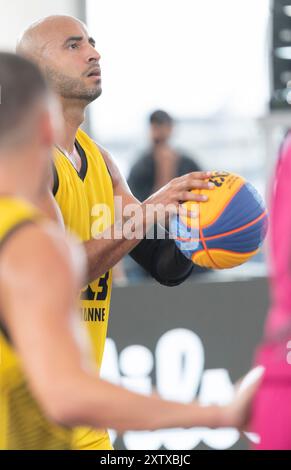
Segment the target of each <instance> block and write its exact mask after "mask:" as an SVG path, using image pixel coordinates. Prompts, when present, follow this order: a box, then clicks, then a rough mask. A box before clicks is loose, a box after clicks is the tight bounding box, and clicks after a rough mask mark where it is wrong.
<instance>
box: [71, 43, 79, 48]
mask: <svg viewBox="0 0 291 470" xmlns="http://www.w3.org/2000/svg"><path fill="white" fill-rule="evenodd" d="M78 47H79V45H78V44H77V43H76V42H75V43H74V44H70V45H69V49H78Z"/></svg>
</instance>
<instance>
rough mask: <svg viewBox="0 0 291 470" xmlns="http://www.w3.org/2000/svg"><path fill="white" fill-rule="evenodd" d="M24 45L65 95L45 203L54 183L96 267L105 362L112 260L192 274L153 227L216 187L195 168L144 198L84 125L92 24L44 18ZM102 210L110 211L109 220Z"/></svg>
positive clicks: (97, 322)
mask: <svg viewBox="0 0 291 470" xmlns="http://www.w3.org/2000/svg"><path fill="white" fill-rule="evenodd" d="M17 52H18V53H19V54H22V55H25V56H26V57H29V58H30V59H32V60H33V61H35V62H36V63H37V64H38V65H39V67H40V68H41V70H42V71H43V73H44V74H45V76H46V78H47V79H48V81H49V83H50V85H51V87H52V89H53V90H54V91H55V92H56V94H57V95H58V96H59V99H60V102H61V108H62V114H63V118H64V123H65V129H64V132H63V134H62V135H61V136H60V138H59V139H58V141H57V142H56V151H55V166H54V172H53V176H54V177H53V180H52V182H51V186H50V188H49V191H48V194H47V200H46V201H44V206H46V209H47V210H48V211H49V212H50V213H53V212H54V208H53V207H52V202H51V193H50V191H53V194H54V196H55V199H56V201H57V203H58V205H59V208H60V210H61V212H62V215H63V218H64V222H65V225H66V227H67V229H68V230H69V231H70V232H73V233H74V234H76V235H78V237H79V238H80V239H81V240H82V241H83V243H84V247H85V250H86V254H87V259H88V266H89V271H88V273H89V274H88V279H87V282H88V285H87V286H86V287H85V288H84V289H83V292H82V305H81V307H82V319H83V320H84V322H85V324H86V327H87V329H88V332H89V335H90V337H91V339H92V342H93V345H94V357H95V361H96V365H97V367H98V369H100V367H101V363H102V356H103V351H104V345H105V339H106V334H107V324H108V318H109V307H110V296H111V285H112V271H111V270H112V267H113V266H114V265H115V264H116V263H117V262H118V261H119V260H120V259H121V258H122V257H123V256H124V255H125V254H127V253H129V252H130V255H131V256H132V258H133V259H134V260H135V261H136V262H137V263H139V264H140V265H141V266H142V267H143V268H144V269H146V270H147V271H148V272H149V273H150V274H151V276H152V277H153V278H154V279H156V280H157V281H158V282H160V283H161V284H163V285H166V286H177V285H179V284H181V283H182V282H183V281H185V280H186V279H187V278H188V276H189V275H190V274H191V271H192V263H191V261H189V260H188V259H186V258H185V257H184V256H183V254H182V253H181V252H180V251H179V250H178V249H177V247H176V245H175V243H174V241H173V240H171V239H169V238H168V234H167V232H166V231H165V230H164V229H163V230H159V238H155V239H148V237H147V236H146V234H147V233H148V231H149V230H150V229H151V228H152V227H153V226H154V223H155V222H156V221H157V220H158V221H159V220H160V219H159V218H162V219H163V218H164V215H165V214H164V210H163V209H164V208H166V207H168V205H169V204H171V210H172V211H173V210H176V208H178V207H179V206H180V204H181V203H183V202H185V201H198V202H203V201H205V200H207V198H206V197H205V196H201V195H199V194H193V193H192V192H191V190H192V189H195V188H196V189H200V188H209V189H210V188H213V186H214V185H213V184H212V183H211V182H209V178H210V177H211V173H209V172H196V173H195V172H194V173H191V174H188V175H186V176H183V177H180V178H176V179H174V180H172V181H171V182H170V183H168V184H167V185H166V186H165V187H163V188H161V189H160V190H159V191H158V192H157V193H155V194H153V195H152V196H150V197H149V198H148V199H147V200H146V201H144V202H142V203H141V202H140V201H138V200H137V199H136V198H135V197H134V196H133V195H132V194H131V192H130V190H129V188H128V186H127V184H126V182H125V179H124V178H123V177H122V175H121V173H120V171H119V169H118V167H117V166H116V164H115V163H114V161H113V159H112V158H111V156H110V155H109V153H108V152H106V151H105V150H104V149H103V148H102V147H101V146H100V145H98V144H96V143H95V142H94V141H93V140H92V139H91V138H90V137H89V136H88V135H87V134H86V133H85V132H84V131H82V130H81V129H80V126H81V124H82V122H83V121H84V115H85V110H86V107H87V106H88V104H90V103H91V102H92V101H94V100H96V99H97V98H98V97H99V96H100V95H101V91H102V88H101V68H100V54H99V53H98V52H97V50H96V48H95V41H94V39H93V38H92V37H91V36H90V35H89V33H88V31H87V28H86V26H85V25H84V24H83V23H82V22H80V21H79V20H77V19H75V18H72V17H68V16H51V17H48V18H45V19H43V20H41V21H39V22H37V23H35V24H33V25H32V26H30V27H29V28H28V29H27V30H26V31H25V32H24V34H23V35H22V37H21V38H20V40H19V42H18V45H17ZM116 79H118V77H116ZM116 196H119V197H120V198H121V201H122V205H121V207H122V209H121V210H120V208H119V206H118V205H116V204H115V201H116V199H115V198H116ZM132 204H133V205H134V207H135V210H136V214H138V217H136V219H135V227H134V228H135V234H134V235H133V234H132V227H128V226H127V225H126V224H125V222H126V220H127V217H126V214H125V209H126V208H128V207H130V205H132ZM150 206H151V208H153V207H154V208H158V209H159V210H158V213H157V215H155V214H154V213H153V211H152V210H150V211H149V210H148V208H149V207H150ZM173 208H174V209H173ZM104 213H105V215H106V217H105V216H104ZM100 214H103V217H102V223H100ZM166 215H168V214H166ZM117 232H118V234H119V235H118V236H117V237H116V236H114V235H115V234H116V233H117ZM136 234H138V235H140V234H141V236H139V237H138V236H136ZM137 314H138V313H137ZM75 437H76V447H79V448H80V449H110V448H111V444H110V441H109V437H108V434H107V431H106V430H103V431H102V430H101V431H98V432H96V431H93V430H89V429H78V430H76V433H75Z"/></svg>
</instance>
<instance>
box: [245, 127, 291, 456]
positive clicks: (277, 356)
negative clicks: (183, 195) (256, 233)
mask: <svg viewBox="0 0 291 470" xmlns="http://www.w3.org/2000/svg"><path fill="white" fill-rule="evenodd" d="M290 182H291V133H290V132H289V134H288V135H287V137H286V139H285V141H284V142H283V145H282V146H281V150H280V155H279V161H278V164H277V169H276V174H275V180H274V188H273V190H274V193H273V195H272V204H271V214H270V237H271V241H270V248H271V257H270V258H271V259H270V261H271V301H272V306H271V309H270V312H269V315H268V318H267V323H266V326H265V335H264V341H263V343H262V344H261V346H260V348H259V349H258V351H257V357H256V361H257V363H258V364H262V365H263V366H264V367H265V368H266V372H265V375H264V378H263V381H262V383H261V386H260V388H259V390H258V393H257V395H256V398H255V401H254V407H253V428H254V430H255V431H256V433H257V434H258V435H259V436H260V442H259V444H258V445H257V446H256V448H257V449H266V450H270V449H274V450H291V400H290V397H291V341H290V340H291V210H290V201H291V186H290Z"/></svg>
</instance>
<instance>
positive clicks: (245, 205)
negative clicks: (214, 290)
mask: <svg viewBox="0 0 291 470" xmlns="http://www.w3.org/2000/svg"><path fill="white" fill-rule="evenodd" d="M210 181H211V182H213V183H214V185H215V188H214V189H213V190H204V189H203V190H194V192H199V193H200V194H207V196H208V198H209V200H208V201H207V202H202V203H196V202H187V203H186V204H185V205H186V207H187V209H188V210H191V211H193V212H197V216H196V217H194V218H193V219H189V218H188V217H186V216H180V217H179V216H176V217H173V218H172V220H171V222H170V231H171V233H172V234H174V238H175V241H176V243H177V246H178V247H179V248H180V250H181V251H182V252H183V253H184V255H185V256H187V257H188V258H190V259H192V261H193V262H194V263H195V264H198V265H199V266H202V267H205V268H213V269H226V268H233V267H235V266H238V265H240V264H243V263H245V262H246V261H248V260H249V259H250V258H251V257H253V256H254V255H255V254H256V253H258V251H259V248H260V246H261V244H262V242H263V240H264V238H265V236H266V232H267V225H268V216H267V213H266V209H265V205H264V203H263V200H262V198H261V196H260V195H259V194H258V192H257V191H256V189H255V188H254V187H253V186H252V185H251V184H250V183H248V182H247V181H246V180H245V179H244V178H242V177H241V176H239V175H236V174H233V173H227V172H214V173H213V175H212V177H211V178H210Z"/></svg>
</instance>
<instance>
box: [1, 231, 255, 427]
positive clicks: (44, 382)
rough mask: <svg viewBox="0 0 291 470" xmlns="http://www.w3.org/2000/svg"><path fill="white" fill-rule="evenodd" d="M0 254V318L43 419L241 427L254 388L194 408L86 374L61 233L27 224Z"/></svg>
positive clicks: (74, 288) (69, 422)
mask: <svg viewBox="0 0 291 470" xmlns="http://www.w3.org/2000/svg"><path fill="white" fill-rule="evenodd" d="M0 256H1V270H0V290H1V297H0V298H1V306H0V312H1V315H2V316H1V321H2V322H3V323H4V326H5V328H6V330H7V331H8V335H9V337H10V340H11V342H12V343H13V345H14V347H15V349H16V351H17V352H18V354H19V356H20V358H21V360H22V364H23V368H24V372H25V374H26V377H27V380H28V383H29V386H30V389H31V391H32V393H33V395H34V397H35V398H36V399H37V401H38V402H39V404H40V406H41V407H42V409H43V410H44V413H45V415H46V416H47V417H48V418H49V419H51V420H53V421H55V422H57V423H59V424H62V425H66V426H75V425H90V426H93V427H97V428H98V427H102V428H103V427H111V428H114V429H116V430H118V431H125V430H128V429H131V430H141V429H147V430H154V429H159V428H169V427H185V428H188V427H193V426H203V427H204V426H206V427H208V426H209V427H222V426H226V427H230V426H231V427H238V428H240V427H242V426H244V424H245V423H246V421H247V418H248V412H249V407H250V403H251V398H252V395H253V393H254V391H255V386H254V385H253V386H252V387H249V388H247V389H246V390H245V391H244V393H242V394H240V395H239V396H238V397H236V399H235V400H234V401H233V402H232V404H231V405H229V406H223V407H219V406H200V405H199V404H198V403H197V402H192V403H191V404H179V403H175V402H170V401H165V400H161V399H160V398H158V397H157V396H151V397H145V396H142V395H139V394H136V393H132V392H130V391H127V390H125V389H122V388H121V387H118V386H115V385H112V384H110V383H109V382H106V381H104V380H101V379H100V378H99V377H98V376H97V375H96V373H94V372H93V369H91V367H90V366H91V364H90V360H89V358H90V355H89V354H88V351H87V350H86V349H87V347H88V344H87V342H86V337H84V338H83V337H82V335H81V336H80V333H81V332H82V331H83V330H82V329H81V322H79V321H78V320H77V318H78V315H77V314H76V312H75V313H73V312H74V309H75V302H76V292H77V291H78V284H79V280H78V279H77V276H76V274H75V272H76V269H75V270H74V268H73V264H75V266H76V262H75V263H73V262H72V258H71V254H70V248H69V245H68V243H67V242H66V241H65V239H64V238H63V235H62V234H61V233H59V234H57V233H56V234H54V233H53V231H51V230H50V231H46V230H44V229H43V228H41V227H38V226H35V225H33V224H31V225H27V226H25V227H22V229H21V230H19V231H17V232H15V233H14V234H13V235H12V236H11V237H10V238H9V239H8V240H7V241H6V242H5V245H4V246H2V250H1V253H0ZM78 271H79V272H80V269H79V270H78Z"/></svg>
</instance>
